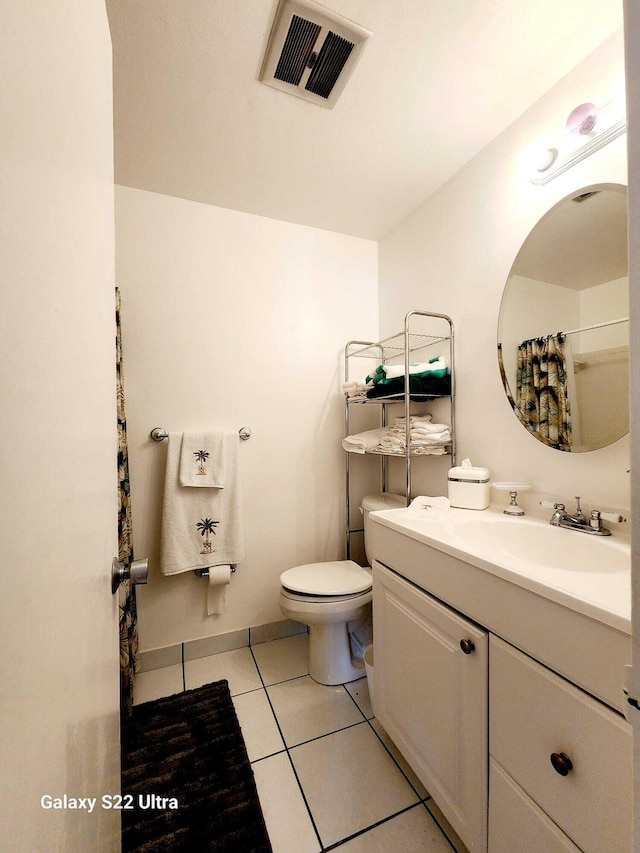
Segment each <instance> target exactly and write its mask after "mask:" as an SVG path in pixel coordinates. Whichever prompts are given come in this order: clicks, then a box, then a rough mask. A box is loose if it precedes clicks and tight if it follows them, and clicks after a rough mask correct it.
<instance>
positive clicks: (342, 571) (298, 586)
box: [280, 560, 371, 595]
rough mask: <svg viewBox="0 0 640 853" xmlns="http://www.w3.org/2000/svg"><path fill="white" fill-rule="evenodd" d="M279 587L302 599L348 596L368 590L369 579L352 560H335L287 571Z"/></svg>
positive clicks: (367, 574)
mask: <svg viewBox="0 0 640 853" xmlns="http://www.w3.org/2000/svg"><path fill="white" fill-rule="evenodd" d="M280 583H281V584H282V586H285V587H286V588H287V589H290V590H292V591H293V592H301V593H305V594H306V595H351V594H354V593H356V592H364V591H365V590H367V589H370V588H371V575H370V574H369V572H367V571H365V569H363V568H362V566H359V565H358V564H357V563H354V562H353V560H335V561H334V562H330V563H309V564H308V565H306V566H295V567H294V568H293V569H287V571H286V572H283V573H282V574H281V575H280Z"/></svg>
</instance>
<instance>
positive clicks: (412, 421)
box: [393, 414, 431, 429]
mask: <svg viewBox="0 0 640 853" xmlns="http://www.w3.org/2000/svg"><path fill="white" fill-rule="evenodd" d="M406 423H407V421H406V418H405V417H404V415H402V417H399V418H395V419H394V421H393V427H394V428H395V429H404V428H405V426H406ZM429 423H431V415H429V414H424V415H409V426H416V427H417V426H424V425H427V424H429Z"/></svg>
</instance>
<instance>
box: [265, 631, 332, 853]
mask: <svg viewBox="0 0 640 853" xmlns="http://www.w3.org/2000/svg"><path fill="white" fill-rule="evenodd" d="M249 651H250V652H251V657H252V658H253V662H254V664H255V665H256V669H257V670H258V676H259V677H260V681H261V682H262V686H263V688H264V692H265V695H266V697H267V702H268V703H269V707H270V708H271V713H272V714H273V719H274V720H275V723H276V726H277V727H278V732H279V733H280V737H281V738H282V743H283V744H284V751H285V752H286V754H287V758H288V760H289V764H290V765H291V770H292V771H293V775H294V777H295V780H296V783H297V785H298V788H299V790H300V795H301V797H302V801H303V803H304V806H305V808H306V810H307V814H308V815H309V820H310V821H311V826H312V827H313V831H314V832H315V834H316V838H317V840H318V844H319V845H320V850H321V851H323V850H324V844H323V843H322V838H320V833H319V832H318V827H317V826H316V822H315V820H314V819H313V815H312V814H311V809H310V807H309V803H308V801H307V797H306V795H305V793H304V790H303V788H302V785H301V784H300V778H299V777H298V773H297V771H296V768H295V765H294V763H293V759H292V758H291V754H290V752H289V747H288V746H287V743H286V741H285V739H284V734H283V732H282V728H281V727H280V723H279V721H278V716H277V714H276V712H275V709H274V707H273V704H272V702H271V697H270V696H269V691H268V690H267V685H266V684H265V683H264V679H263V677H262V673H261V672H260V666H259V665H258V661H257V660H256V656H255V655H254V653H253V649H252V647H251V646H249ZM287 680H290V679H287ZM280 683H282V682H280Z"/></svg>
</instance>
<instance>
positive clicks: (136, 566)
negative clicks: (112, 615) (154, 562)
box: [111, 557, 149, 594]
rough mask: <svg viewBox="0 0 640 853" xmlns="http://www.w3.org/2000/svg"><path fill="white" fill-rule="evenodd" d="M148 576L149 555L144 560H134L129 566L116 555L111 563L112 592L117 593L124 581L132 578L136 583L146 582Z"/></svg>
mask: <svg viewBox="0 0 640 853" xmlns="http://www.w3.org/2000/svg"><path fill="white" fill-rule="evenodd" d="M148 576H149V558H148V557H145V558H144V560H133V561H132V562H131V563H130V564H129V565H128V566H125V564H124V563H121V562H120V561H119V560H117V559H116V558H115V557H114V558H113V562H112V563H111V592H112V594H115V592H116V590H117V589H118V587H119V586H120V584H121V583H122V581H126V580H130V581H131V583H134V584H139V583H146V582H147V579H148Z"/></svg>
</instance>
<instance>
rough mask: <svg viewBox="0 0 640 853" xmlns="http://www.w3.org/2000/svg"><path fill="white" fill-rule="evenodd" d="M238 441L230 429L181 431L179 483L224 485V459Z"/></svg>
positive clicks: (214, 486) (216, 486) (217, 486)
mask: <svg viewBox="0 0 640 853" xmlns="http://www.w3.org/2000/svg"><path fill="white" fill-rule="evenodd" d="M237 445H238V434H237V433H234V432H226V433H225V432H185V433H183V434H182V449H181V451H180V485H181V486H191V487H201V488H202V487H205V488H214V489H222V488H224V477H225V471H224V464H225V459H226V458H227V457H229V456H231V455H232V454H233V452H234V451H233V448H234V447H237Z"/></svg>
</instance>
